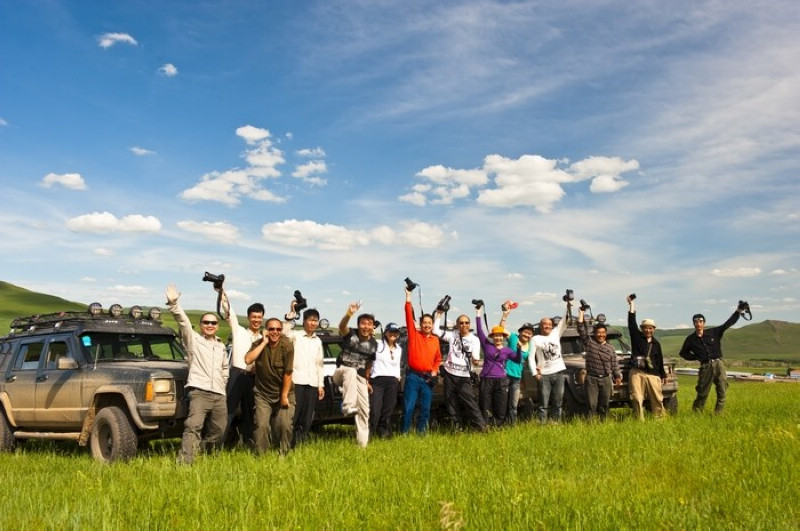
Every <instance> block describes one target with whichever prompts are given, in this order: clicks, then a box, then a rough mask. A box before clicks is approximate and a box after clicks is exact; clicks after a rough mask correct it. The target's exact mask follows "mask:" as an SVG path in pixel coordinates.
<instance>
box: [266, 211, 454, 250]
mask: <svg viewBox="0 0 800 531" xmlns="http://www.w3.org/2000/svg"><path fill="white" fill-rule="evenodd" d="M261 233H262V235H263V237H264V239H265V240H268V241H271V242H274V243H279V244H282V245H287V246H290V247H316V248H318V249H321V250H325V251H343V250H347V249H352V248H355V247H365V246H367V245H371V244H380V245H389V246H390V245H395V244H401V245H408V246H413V247H421V248H433V247H436V246H438V245H440V244H441V243H442V242H443V241H444V233H443V232H442V230H441V229H439V228H438V227H436V226H433V225H429V224H427V223H422V222H412V223H408V224H406V225H405V226H404V228H403V230H402V231H400V232H397V231H395V230H394V229H392V228H391V227H388V226H385V225H381V226H378V227H375V228H373V229H371V230H352V229H348V228H346V227H342V226H340V225H332V224H327V223H326V224H320V223H317V222H315V221H311V220H302V221H301V220H296V219H290V220H286V221H280V222H275V223H267V224H265V225H264V226H263V227H262V229H261Z"/></svg>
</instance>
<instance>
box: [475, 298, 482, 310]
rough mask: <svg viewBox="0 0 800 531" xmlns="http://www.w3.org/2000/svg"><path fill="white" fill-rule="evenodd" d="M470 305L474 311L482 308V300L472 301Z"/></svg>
mask: <svg viewBox="0 0 800 531" xmlns="http://www.w3.org/2000/svg"><path fill="white" fill-rule="evenodd" d="M472 304H473V305H474V306H475V308H476V309H478V308H482V307H483V299H472Z"/></svg>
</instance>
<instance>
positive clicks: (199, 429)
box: [166, 284, 229, 465]
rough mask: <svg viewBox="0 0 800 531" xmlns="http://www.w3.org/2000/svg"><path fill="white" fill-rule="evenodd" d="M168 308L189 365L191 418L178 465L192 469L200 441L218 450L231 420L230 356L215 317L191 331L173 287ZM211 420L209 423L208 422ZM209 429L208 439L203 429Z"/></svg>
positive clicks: (206, 318)
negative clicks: (228, 391) (227, 394)
mask: <svg viewBox="0 0 800 531" xmlns="http://www.w3.org/2000/svg"><path fill="white" fill-rule="evenodd" d="M166 296H167V308H169V311H170V312H171V313H172V315H173V316H174V317H175V322H176V323H178V333H179V335H180V337H181V341H182V342H183V345H184V347H186V355H187V360H188V363H189V376H188V378H187V379H186V391H187V394H188V395H189V416H188V417H186V420H184V422H183V436H182V438H181V449H180V451H179V452H178V463H180V464H184V465H191V464H192V462H194V457H195V454H196V453H197V450H198V448H199V446H200V443H201V440H202V442H203V443H204V444H206V445H208V446H210V447H212V448H219V446H220V445H221V444H222V435H223V433H224V432H225V424H226V421H227V417H228V408H227V406H226V403H225V387H226V385H227V383H228V375H229V365H228V352H227V350H226V349H225V344H224V343H223V342H222V340H220V338H218V337H217V330H218V326H219V322H218V321H217V316H216V315H214V314H213V313H204V314H203V316H202V317H200V331H201V333H199V334H198V333H197V332H195V331H194V330H192V323H191V322H190V321H189V317H188V316H187V315H186V312H184V311H183V308H181V305H180V303H179V302H178V299H180V296H181V294H180V292H179V291H178V288H177V287H176V286H175V285H174V284H170V285H168V286H167V289H166ZM206 420H208V422H206ZM204 426H207V428H206V431H205V437H203V436H202V433H203V427H204Z"/></svg>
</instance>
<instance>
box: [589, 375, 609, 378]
mask: <svg viewBox="0 0 800 531" xmlns="http://www.w3.org/2000/svg"><path fill="white" fill-rule="evenodd" d="M589 376H591V377H593V378H606V377H607V376H611V375H610V374H590V375H589Z"/></svg>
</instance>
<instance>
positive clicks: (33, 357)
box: [14, 343, 44, 371]
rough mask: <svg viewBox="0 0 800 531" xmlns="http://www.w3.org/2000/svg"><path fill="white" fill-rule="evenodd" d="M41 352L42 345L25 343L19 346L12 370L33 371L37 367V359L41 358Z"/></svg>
mask: <svg viewBox="0 0 800 531" xmlns="http://www.w3.org/2000/svg"><path fill="white" fill-rule="evenodd" d="M43 350H44V343H25V344H23V345H20V347H19V354H18V355H17V362H16V363H15V364H14V369H17V370H21V371H35V370H36V369H37V368H38V367H39V358H41V357H42V351H43Z"/></svg>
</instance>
